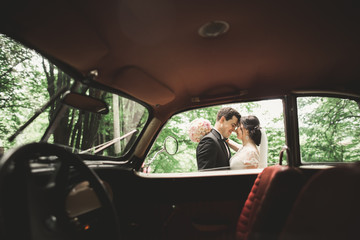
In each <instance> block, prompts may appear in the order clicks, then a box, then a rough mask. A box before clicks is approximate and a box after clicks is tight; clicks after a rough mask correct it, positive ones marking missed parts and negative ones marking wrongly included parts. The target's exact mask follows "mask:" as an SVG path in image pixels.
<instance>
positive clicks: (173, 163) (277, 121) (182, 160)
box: [144, 100, 285, 173]
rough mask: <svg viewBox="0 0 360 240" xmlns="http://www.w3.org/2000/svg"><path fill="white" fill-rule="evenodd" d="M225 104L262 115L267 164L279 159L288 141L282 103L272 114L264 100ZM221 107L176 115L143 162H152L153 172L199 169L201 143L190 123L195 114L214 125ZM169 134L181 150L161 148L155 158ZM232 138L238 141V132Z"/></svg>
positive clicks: (148, 163)
mask: <svg viewBox="0 0 360 240" xmlns="http://www.w3.org/2000/svg"><path fill="white" fill-rule="evenodd" d="M279 103H281V101H280V100H277V102H276V103H275V105H279V106H281V104H279ZM269 104H270V102H269ZM226 106H230V107H233V108H235V109H237V110H238V111H239V112H240V113H241V115H250V114H254V115H256V116H258V117H259V119H260V122H261V125H262V126H263V127H264V128H265V129H266V133H267V137H268V142H269V153H268V164H269V165H273V164H275V163H278V162H279V153H280V150H281V148H282V146H284V145H285V132H284V127H283V122H284V121H283V116H282V109H281V108H279V107H277V108H273V109H270V110H271V111H272V114H269V108H268V106H265V105H263V104H262V103H261V102H249V103H241V104H229V105H226ZM221 107H224V105H219V106H214V107H208V108H202V109H196V110H191V111H187V112H183V113H180V114H177V115H175V116H173V117H172V118H171V119H170V120H169V121H168V122H167V124H166V125H165V126H164V128H163V129H162V131H161V132H160V134H159V136H158V138H157V140H156V141H155V143H154V145H153V147H152V149H151V151H150V153H149V154H148V156H147V158H146V161H145V164H144V166H147V165H149V169H148V171H149V172H151V173H170V172H173V173H176V172H193V171H197V163H196V147H197V145H198V143H195V142H192V141H191V140H190V138H189V135H188V128H189V126H190V123H191V122H192V121H193V120H194V119H196V118H204V119H208V120H209V121H210V122H211V124H212V126H214V124H215V121H216V114H217V112H218V111H219V109H220V108H221ZM167 136H174V137H175V138H176V139H177V140H178V142H179V151H178V153H177V154H175V155H173V156H172V155H169V154H167V153H166V152H162V153H160V154H158V155H157V156H156V158H154V156H155V154H156V152H158V151H160V150H161V149H162V148H163V143H164V140H165V138H166V137H167ZM230 138H231V139H232V140H234V141H237V142H239V140H237V138H236V135H235V134H233V135H231V136H230ZM233 153H234V152H233Z"/></svg>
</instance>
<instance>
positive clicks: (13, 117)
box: [0, 34, 49, 149]
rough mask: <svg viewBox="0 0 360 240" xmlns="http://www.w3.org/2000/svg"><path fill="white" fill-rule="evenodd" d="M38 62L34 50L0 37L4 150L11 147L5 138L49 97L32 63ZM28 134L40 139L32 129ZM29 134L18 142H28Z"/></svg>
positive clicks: (43, 123)
mask: <svg viewBox="0 0 360 240" xmlns="http://www.w3.org/2000/svg"><path fill="white" fill-rule="evenodd" d="M40 61H41V57H40V56H39V55H37V54H36V53H35V52H34V51H32V50H29V49H27V48H24V47H23V46H22V45H21V44H18V43H17V42H15V41H13V40H12V39H9V38H7V37H6V36H4V35H1V34H0V89H1V91H0V116H1V118H0V145H1V146H3V147H5V149H8V148H10V147H12V146H13V145H14V143H10V142H8V141H7V140H6V139H7V138H8V137H10V135H12V134H13V133H14V132H15V131H16V130H17V129H18V128H19V127H20V125H22V124H23V123H24V122H25V121H26V120H27V119H28V118H29V117H30V116H31V115H32V114H33V113H34V112H35V111H36V110H37V109H38V108H39V107H40V106H39V102H45V101H46V100H47V99H48V98H49V95H48V94H47V91H46V86H47V85H46V81H45V76H44V74H43V73H42V71H41V68H39V67H37V65H36V64H34V63H37V62H40ZM46 125H47V121H46V119H41V118H40V119H39V120H38V129H41V128H45V127H46ZM30 132H31V131H30ZM30 135H31V136H32V137H31V138H32V139H36V138H39V137H40V135H39V132H38V131H35V130H34V131H32V133H31V134H30ZM30 135H22V136H21V138H22V139H21V142H27V141H31V140H32V139H31V138H29V137H28V136H30Z"/></svg>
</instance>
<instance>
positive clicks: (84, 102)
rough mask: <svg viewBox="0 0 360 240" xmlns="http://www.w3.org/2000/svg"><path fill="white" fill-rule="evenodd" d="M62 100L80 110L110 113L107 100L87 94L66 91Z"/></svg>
mask: <svg viewBox="0 0 360 240" xmlns="http://www.w3.org/2000/svg"><path fill="white" fill-rule="evenodd" d="M62 102H63V103H64V104H66V105H68V106H71V107H74V108H76V109H79V110H84V111H88V112H93V113H99V114H107V113H109V107H108V105H107V104H106V102H104V101H102V100H100V99H97V98H94V97H91V96H88V95H85V94H80V93H74V92H66V93H65V95H64V96H63V98H62Z"/></svg>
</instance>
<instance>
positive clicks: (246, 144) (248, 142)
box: [228, 115, 268, 169]
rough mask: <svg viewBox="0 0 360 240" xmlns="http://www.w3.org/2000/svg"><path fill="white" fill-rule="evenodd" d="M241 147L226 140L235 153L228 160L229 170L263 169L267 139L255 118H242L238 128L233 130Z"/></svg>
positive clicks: (265, 159)
mask: <svg viewBox="0 0 360 240" xmlns="http://www.w3.org/2000/svg"><path fill="white" fill-rule="evenodd" d="M235 132H236V135H237V138H238V139H239V140H241V141H242V145H239V144H238V143H236V142H234V141H232V140H230V139H229V140H228V144H229V146H230V147H231V148H232V149H233V150H235V151H236V154H235V155H234V156H233V157H232V158H231V159H230V169H250V168H265V167H266V166H267V150H268V149H267V148H268V144H267V137H266V134H265V131H264V130H263V129H261V127H260V121H259V119H258V118H257V117H256V116H253V115H250V116H242V117H241V120H240V126H239V127H238V128H237V129H236V130H235Z"/></svg>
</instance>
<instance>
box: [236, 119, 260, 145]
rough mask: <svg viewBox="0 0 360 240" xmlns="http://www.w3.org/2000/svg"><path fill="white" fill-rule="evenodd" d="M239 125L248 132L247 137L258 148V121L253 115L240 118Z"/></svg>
mask: <svg viewBox="0 0 360 240" xmlns="http://www.w3.org/2000/svg"><path fill="white" fill-rule="evenodd" d="M240 122H241V124H242V125H243V126H244V128H245V129H246V130H248V131H249V137H250V138H251V139H252V140H253V141H254V143H255V144H256V145H257V146H259V145H260V142H261V130H260V129H261V127H260V121H259V119H258V118H257V117H256V116H254V115H249V116H242V117H241V119H240Z"/></svg>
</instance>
